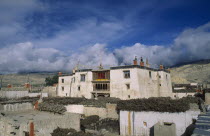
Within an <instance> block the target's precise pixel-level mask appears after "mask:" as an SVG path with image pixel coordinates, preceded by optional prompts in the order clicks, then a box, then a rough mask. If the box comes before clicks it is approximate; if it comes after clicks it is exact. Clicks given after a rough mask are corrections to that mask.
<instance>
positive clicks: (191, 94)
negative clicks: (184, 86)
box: [173, 93, 195, 98]
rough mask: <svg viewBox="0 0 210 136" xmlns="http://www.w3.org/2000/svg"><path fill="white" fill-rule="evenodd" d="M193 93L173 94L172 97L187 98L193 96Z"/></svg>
mask: <svg viewBox="0 0 210 136" xmlns="http://www.w3.org/2000/svg"><path fill="white" fill-rule="evenodd" d="M194 94H195V93H173V96H174V97H175V96H176V97H175V98H182V97H187V96H194Z"/></svg>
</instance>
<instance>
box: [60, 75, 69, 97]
mask: <svg viewBox="0 0 210 136" xmlns="http://www.w3.org/2000/svg"><path fill="white" fill-rule="evenodd" d="M71 78H72V76H61V77H59V79H58V96H69V95H70V83H71ZM62 79H64V83H62ZM62 87H64V90H62Z"/></svg>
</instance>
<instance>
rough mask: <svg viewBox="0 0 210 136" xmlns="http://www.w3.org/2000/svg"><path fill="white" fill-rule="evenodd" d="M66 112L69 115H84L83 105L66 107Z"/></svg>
mask: <svg viewBox="0 0 210 136" xmlns="http://www.w3.org/2000/svg"><path fill="white" fill-rule="evenodd" d="M65 107H66V111H67V112H70V113H79V114H84V106H83V105H73V104H71V105H67V106H65Z"/></svg>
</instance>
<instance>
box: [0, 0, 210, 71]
mask: <svg viewBox="0 0 210 136" xmlns="http://www.w3.org/2000/svg"><path fill="white" fill-rule="evenodd" d="M0 16H1V18H0V53H1V54H2V55H1V60H0V70H1V71H3V72H18V71H54V70H70V69H72V68H73V67H74V66H75V65H76V64H77V63H81V65H84V66H81V67H93V66H95V65H96V64H97V65H98V64H99V63H100V61H101V60H103V63H104V65H107V66H114V65H125V64H129V63H130V62H132V59H133V58H134V56H138V57H141V56H143V57H144V58H148V59H149V60H150V62H151V63H152V64H154V66H155V65H159V64H160V63H163V64H165V65H168V66H170V65H174V64H176V63H180V62H186V61H193V60H199V59H209V58H210V55H208V51H210V41H209V39H210V29H209V28H210V24H209V22H210V1H209V0H150V1H148V0H59V1H58V0H19V1H15V0H1V1H0ZM5 51H6V52H7V53H5Z"/></svg>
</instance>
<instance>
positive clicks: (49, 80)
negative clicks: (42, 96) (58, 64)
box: [45, 75, 58, 86]
mask: <svg viewBox="0 0 210 136" xmlns="http://www.w3.org/2000/svg"><path fill="white" fill-rule="evenodd" d="M45 83H46V85H47V86H53V84H57V83H58V75H54V76H53V77H47V78H45Z"/></svg>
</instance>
